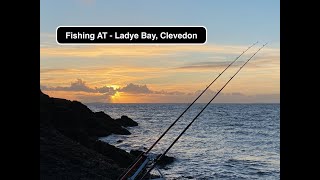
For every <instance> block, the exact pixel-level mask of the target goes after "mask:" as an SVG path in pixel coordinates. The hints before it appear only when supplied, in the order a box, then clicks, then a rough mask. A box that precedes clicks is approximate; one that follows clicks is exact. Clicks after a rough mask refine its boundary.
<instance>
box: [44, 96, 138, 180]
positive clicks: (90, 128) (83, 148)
mask: <svg viewBox="0 0 320 180" xmlns="http://www.w3.org/2000/svg"><path fill="white" fill-rule="evenodd" d="M112 133H114V134H124V135H127V134H130V132H129V131H128V130H127V129H125V128H123V127H122V126H120V125H119V123H118V122H117V121H116V120H114V119H112V118H111V117H110V116H108V115H107V114H105V113H103V112H96V113H94V112H92V111H91V110H90V109H89V108H87V107H86V106H85V105H83V104H82V103H80V102H78V101H69V100H65V99H59V98H51V97H49V96H48V95H46V94H43V93H42V92H41V91H40V179H46V180H47V179H49V180H50V179H69V180H73V179H106V180H107V179H117V177H118V176H119V175H120V174H121V173H122V172H123V171H124V170H125V168H126V167H127V166H129V165H130V164H131V163H132V161H133V160H134V156H133V155H131V154H129V153H127V152H125V151H124V150H121V149H119V148H116V147H114V146H112V145H109V144H107V143H104V142H101V141H99V140H98V137H100V136H107V135H110V134H112Z"/></svg>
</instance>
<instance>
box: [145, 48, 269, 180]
mask: <svg viewBox="0 0 320 180" xmlns="http://www.w3.org/2000/svg"><path fill="white" fill-rule="evenodd" d="M267 44H268V43H265V44H264V45H263V46H262V47H261V48H259V49H258V50H257V51H256V52H255V53H254V54H253V55H252V56H251V57H250V58H249V59H248V60H247V61H246V62H245V63H244V64H243V65H242V66H241V67H240V68H239V69H238V71H237V72H236V73H235V74H234V75H233V76H232V77H231V78H230V79H229V80H228V81H227V82H226V83H225V84H224V86H223V87H222V88H221V89H220V90H219V91H218V92H217V93H216V94H215V95H214V96H213V98H212V99H211V100H210V101H209V102H208V103H207V104H206V105H205V106H204V107H203V108H202V110H201V111H200V112H199V113H198V114H197V115H196V116H195V117H194V118H193V119H192V121H191V122H190V123H189V124H188V126H187V127H185V128H184V130H183V131H182V132H181V133H180V134H179V136H178V137H177V138H176V139H175V140H174V141H173V142H172V143H171V145H170V146H169V147H168V148H167V149H166V151H165V152H164V153H163V154H161V156H159V157H158V158H156V160H155V161H154V163H153V165H152V166H151V167H150V169H149V170H148V171H147V172H146V173H145V174H144V175H143V176H142V178H141V179H140V180H142V179H143V178H144V177H145V176H146V175H147V174H148V173H150V172H151V171H152V169H153V168H154V167H155V166H156V165H157V163H158V162H159V160H160V159H161V158H162V157H164V156H165V155H166V154H167V152H168V151H169V150H170V149H171V148H172V146H173V145H174V144H175V143H176V142H177V141H178V140H179V139H180V137H181V136H182V135H183V134H184V133H185V132H186V131H187V130H188V129H189V127H190V126H191V125H192V123H193V122H194V121H195V120H196V119H197V118H198V117H199V116H200V115H201V113H202V112H203V111H204V110H205V109H206V108H207V107H208V106H209V104H210V103H211V102H212V101H213V100H214V99H215V98H216V97H217V96H218V94H219V93H220V92H221V91H222V90H223V89H224V88H225V87H226V86H227V85H228V84H229V82H230V81H231V80H232V79H233V78H234V77H235V76H236V75H237V74H238V73H239V72H240V70H241V69H242V68H243V67H244V66H245V65H246V64H247V63H248V62H249V61H250V60H251V59H252V58H253V57H254V56H255V55H256V54H257V53H258V52H259V51H260V50H261V49H262V48H263V47H264V46H266V45H267Z"/></svg>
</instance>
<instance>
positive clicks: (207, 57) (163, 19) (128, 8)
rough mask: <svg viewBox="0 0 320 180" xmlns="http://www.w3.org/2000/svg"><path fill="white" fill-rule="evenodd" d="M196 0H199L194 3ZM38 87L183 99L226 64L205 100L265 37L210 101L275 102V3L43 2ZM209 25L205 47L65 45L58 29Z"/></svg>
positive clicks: (84, 98)
mask: <svg viewBox="0 0 320 180" xmlns="http://www.w3.org/2000/svg"><path fill="white" fill-rule="evenodd" d="M196 2H198V3H196ZM40 6H41V7H40V18H41V20H40V84H41V89H42V90H43V91H44V92H45V93H47V94H48V95H50V96H53V97H60V98H67V99H70V100H79V101H81V102H111V103H188V102H191V101H192V100H193V99H194V98H195V97H196V96H197V94H199V91H200V90H202V89H204V88H205V87H206V85H208V84H209V83H210V82H211V81H212V80H213V79H214V78H215V77H216V76H217V75H218V74H219V73H220V72H221V71H222V70H223V69H224V68H225V67H226V66H227V65H228V63H230V62H231V61H233V60H234V58H236V57H237V56H238V55H239V54H241V53H242V52H243V51H244V50H245V49H247V48H248V47H249V46H250V45H251V44H253V43H254V42H256V41H259V42H260V43H259V44H258V45H256V46H254V47H253V48H252V49H251V50H250V51H248V52H247V53H246V54H245V55H244V56H242V57H241V58H240V59H239V62H238V63H236V64H235V65H234V66H233V68H230V69H229V70H228V71H227V72H226V73H225V74H224V75H223V76H222V77H221V79H220V80H219V81H218V82H217V83H216V84H214V85H213V86H212V87H211V88H210V91H208V92H207V93H206V94H205V95H204V97H203V98H201V99H200V101H199V102H206V101H207V100H208V99H209V98H211V97H212V96H213V95H214V93H215V92H217V91H218V90H219V89H220V88H221V87H222V86H223V84H224V83H225V82H226V81H227V80H228V79H229V78H230V77H231V76H232V75H233V73H234V72H235V71H236V70H237V69H238V68H239V66H240V65H241V64H242V63H243V62H244V61H245V60H247V59H248V58H249V57H250V56H251V55H252V54H253V53H254V52H255V51H256V50H257V49H258V48H259V47H261V45H262V44H263V43H265V42H269V44H268V45H267V47H266V48H264V49H262V50H261V51H260V52H259V54H257V55H256V56H255V57H254V58H253V59H252V61H250V62H249V63H248V64H247V66H245V68H243V69H242V71H241V72H240V73H239V74H238V75H237V76H236V77H235V78H234V79H233V80H232V81H231V83H230V84H229V85H228V86H227V87H226V88H225V89H224V90H223V91H222V93H221V94H220V95H219V96H218V98H217V99H216V100H215V101H214V102H219V103H220V102H234V103H273V102H275V103H278V102H279V101H280V96H279V94H280V2H279V1H275V0H261V1H256V0H245V1H239V0H219V1H218V0H212V1H209V0H207V1H204V0H203V1H188V0H185V1H182V0H178V1H169V0H163V1H146V0H141V1H132V0H131V1H130V0H126V1H103V0H101V1H98V0H70V1H62V0H41V1H40ZM69 25H70V26H71V25H78V26H82V25H83V26H89V25H91V26H94V25H97V26H126V25H128V26H129V25H130V26H139V25H141V26H184V25H187V26H189V25H190V26H206V28H207V36H208V37H207V43H206V44H205V45H192V46H189V45H174V46H172V45H162V46H159V45H149V46H146V45H143V46H142V45H100V46H83V45H82V46H70V45H68V46H62V45H58V44H57V43H56V41H55V30H56V28H57V27H58V26H69Z"/></svg>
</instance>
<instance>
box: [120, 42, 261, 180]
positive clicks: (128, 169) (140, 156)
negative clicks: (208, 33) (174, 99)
mask: <svg viewBox="0 0 320 180" xmlns="http://www.w3.org/2000/svg"><path fill="white" fill-rule="evenodd" d="M257 43H258V41H257V42H255V43H253V44H252V45H251V46H249V47H248V48H247V49H246V50H245V51H243V52H242V53H241V54H240V55H239V56H238V57H236V58H235V59H234V60H233V61H232V62H231V63H230V64H229V65H228V66H227V67H226V68H225V69H224V70H223V71H222V72H221V73H220V74H219V75H218V76H217V77H216V78H215V79H214V80H213V81H212V82H211V83H210V84H209V85H208V86H207V87H206V88H205V89H204V90H203V91H202V92H201V93H200V94H199V95H198V97H197V98H196V99H195V100H194V101H193V102H192V103H191V104H190V105H189V106H188V107H187V108H186V109H185V110H184V111H183V112H182V113H181V114H180V115H179V117H178V118H177V119H176V120H175V121H174V122H173V123H172V124H171V125H170V126H169V127H168V128H167V129H166V130H165V131H164V132H163V133H162V134H161V136H160V137H159V138H158V139H157V140H156V141H155V142H154V143H153V144H152V146H151V147H150V148H149V149H148V150H147V151H146V152H142V153H141V154H140V155H139V156H138V157H137V158H136V160H135V161H133V163H132V164H131V165H130V166H129V167H128V168H127V169H126V171H124V172H125V173H123V174H122V175H121V176H120V178H118V179H120V180H125V178H126V176H127V175H128V174H129V173H130V172H131V171H132V170H133V169H134V168H135V167H136V165H137V164H138V163H139V162H141V161H142V160H143V157H142V156H143V155H144V154H148V153H149V152H150V151H151V150H152V149H153V148H154V146H155V145H156V144H158V142H159V141H160V140H161V139H162V138H163V136H164V135H166V133H167V132H168V131H169V130H170V129H171V128H172V127H173V126H174V125H175V124H176V123H177V122H178V121H179V119H180V118H181V117H182V116H183V115H184V114H185V113H186V112H187V111H188V109H190V107H191V106H192V105H193V104H194V103H195V102H196V101H197V100H198V99H199V98H200V97H201V96H202V94H204V93H205V92H206V91H207V90H208V89H209V88H210V86H211V85H212V84H213V83H214V82H215V81H216V80H217V79H218V78H219V77H220V76H221V75H222V74H223V73H224V72H225V71H226V70H227V69H228V68H229V67H230V66H232V65H233V64H234V63H235V62H236V61H237V60H238V59H239V58H240V57H241V56H242V55H243V54H244V53H246V52H247V51H248V50H249V49H250V48H252V47H253V46H254V45H256V44H257Z"/></svg>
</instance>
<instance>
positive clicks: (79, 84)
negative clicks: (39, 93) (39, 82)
mask: <svg viewBox="0 0 320 180" xmlns="http://www.w3.org/2000/svg"><path fill="white" fill-rule="evenodd" d="M41 88H42V90H46V91H82V92H96V91H97V90H95V89H92V88H90V87H88V86H87V85H86V83H85V82H84V81H82V80H81V79H77V80H76V81H75V82H71V85H70V86H66V87H62V86H57V87H47V86H41Z"/></svg>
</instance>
